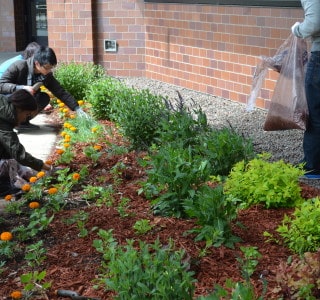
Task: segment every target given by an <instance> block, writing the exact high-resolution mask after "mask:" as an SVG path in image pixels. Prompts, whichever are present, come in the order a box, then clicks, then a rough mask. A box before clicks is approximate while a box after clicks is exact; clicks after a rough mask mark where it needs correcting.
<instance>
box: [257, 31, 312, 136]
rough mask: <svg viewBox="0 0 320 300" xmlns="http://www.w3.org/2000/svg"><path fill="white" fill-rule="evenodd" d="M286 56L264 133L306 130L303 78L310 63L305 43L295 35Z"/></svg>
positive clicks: (287, 41)
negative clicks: (307, 63) (306, 65)
mask: <svg viewBox="0 0 320 300" xmlns="http://www.w3.org/2000/svg"><path fill="white" fill-rule="evenodd" d="M285 43H286V44H287V53H286V54H285V55H284V56H283V61H282V64H281V66H280V69H279V70H280V75H279V78H278V80H277V83H276V86H275V89H274V92H273V96H272V99H271V103H270V108H269V110H268V114H267V118H266V121H265V123H264V126H263V129H264V130H265V131H275V130H288V129H302V130H305V129H306V123H307V118H308V107H307V100H306V95H305V87H304V78H305V67H304V66H305V64H306V62H307V56H308V54H307V44H306V41H305V40H303V39H300V38H297V37H295V36H293V35H292V34H291V35H290V37H289V38H288V39H287V40H286V42H285Z"/></svg>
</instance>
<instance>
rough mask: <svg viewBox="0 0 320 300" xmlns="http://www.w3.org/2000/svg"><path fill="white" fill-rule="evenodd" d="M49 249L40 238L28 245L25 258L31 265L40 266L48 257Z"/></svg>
mask: <svg viewBox="0 0 320 300" xmlns="http://www.w3.org/2000/svg"><path fill="white" fill-rule="evenodd" d="M46 253H47V250H46V249H45V248H44V246H43V241H42V240H40V241H38V242H37V243H35V244H31V245H29V246H27V247H26V254H25V256H24V259H25V260H26V261H27V264H28V265H29V266H30V267H39V266H40V265H41V264H42V262H43V261H44V260H45V259H46V256H45V254H46Z"/></svg>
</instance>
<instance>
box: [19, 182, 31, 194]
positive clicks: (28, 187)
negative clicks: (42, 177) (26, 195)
mask: <svg viewBox="0 0 320 300" xmlns="http://www.w3.org/2000/svg"><path fill="white" fill-rule="evenodd" d="M21 189H22V190H23V191H24V192H29V191H30V189H31V186H30V184H28V183H26V184H24V185H23V186H22V187H21Z"/></svg>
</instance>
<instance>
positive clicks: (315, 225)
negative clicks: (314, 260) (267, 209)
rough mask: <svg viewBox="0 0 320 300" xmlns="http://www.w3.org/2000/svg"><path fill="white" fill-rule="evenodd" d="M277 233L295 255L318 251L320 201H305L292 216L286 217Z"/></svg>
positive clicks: (316, 199)
mask: <svg viewBox="0 0 320 300" xmlns="http://www.w3.org/2000/svg"><path fill="white" fill-rule="evenodd" d="M277 232H279V234H280V236H281V237H282V238H283V239H284V241H285V244H286V245H287V246H288V247H289V249H291V250H292V251H294V252H295V253H299V254H303V253H304V252H307V251H311V252H312V251H313V252H314V251H317V249H318V248H319V247H320V199H319V198H314V199H310V200H308V201H305V202H303V203H302V204H301V206H300V207H299V208H296V209H295V211H294V212H293V214H292V216H288V215H285V216H284V219H283V221H282V224H281V225H280V226H279V227H278V228H277Z"/></svg>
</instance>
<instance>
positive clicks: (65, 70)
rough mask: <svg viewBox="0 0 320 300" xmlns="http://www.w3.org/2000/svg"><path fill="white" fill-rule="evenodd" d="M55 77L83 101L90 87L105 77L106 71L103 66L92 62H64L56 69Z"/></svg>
mask: <svg viewBox="0 0 320 300" xmlns="http://www.w3.org/2000/svg"><path fill="white" fill-rule="evenodd" d="M54 76H55V77H56V78H57V80H58V81H59V82H60V84H61V85H62V86H63V87H64V88H65V89H66V90H67V91H68V92H69V93H70V94H71V95H73V97H74V98H75V99H77V100H82V99H84V98H85V95H86V91H87V90H88V88H89V87H90V85H91V84H93V83H94V82H95V81H96V80H98V79H100V78H103V77H105V70H104V69H103V67H102V66H100V65H95V64H93V63H91V62H89V63H76V62H70V63H64V62H62V63H59V65H58V67H57V68H56V69H55V71H54Z"/></svg>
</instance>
